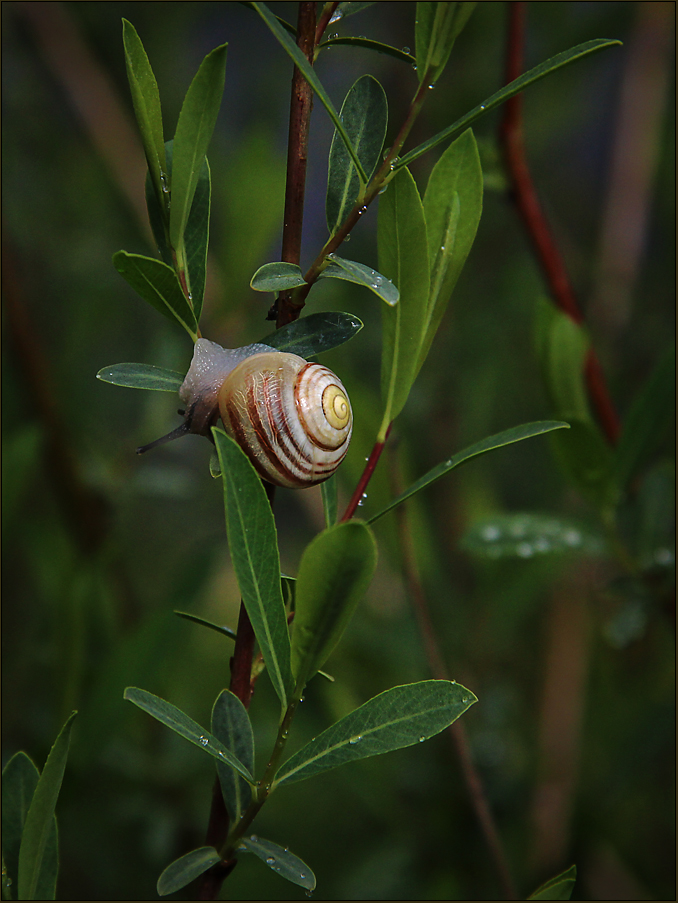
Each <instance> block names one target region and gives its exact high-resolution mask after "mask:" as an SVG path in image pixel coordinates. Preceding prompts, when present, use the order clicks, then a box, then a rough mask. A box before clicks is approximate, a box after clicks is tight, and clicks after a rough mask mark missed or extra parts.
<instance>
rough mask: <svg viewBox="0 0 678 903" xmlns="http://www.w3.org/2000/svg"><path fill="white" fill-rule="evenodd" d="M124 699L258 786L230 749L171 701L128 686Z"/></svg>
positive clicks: (249, 782)
mask: <svg viewBox="0 0 678 903" xmlns="http://www.w3.org/2000/svg"><path fill="white" fill-rule="evenodd" d="M123 696H124V698H125V699H127V700H129V702H133V703H134V705H136V706H138V707H139V708H140V709H143V710H144V712H148V714H149V715H151V716H152V717H153V718H155V719H156V720H157V721H160V722H161V723H162V724H164V725H166V727H169V728H170V729H171V730H173V731H174V732H175V733H177V734H179V736H180V737H184V739H186V740H189V741H190V742H191V743H193V744H195V746H197V747H198V748H199V749H202V750H204V751H205V752H206V753H209V755H210V756H213V757H214V758H215V759H217V760H218V761H220V762H222V763H225V764H227V765H229V766H230V767H231V768H233V769H235V770H236V771H237V772H238V774H239V775H242V777H244V778H245V780H246V781H247V782H248V784H252V785H253V784H254V778H253V777H252V775H251V773H250V771H249V770H248V769H247V768H246V767H245V765H243V763H242V762H240V761H239V759H238V758H237V757H236V756H234V755H233V753H232V752H231V751H230V750H229V749H226V747H225V746H224V745H223V744H222V743H220V742H219V740H217V738H216V737H214V736H213V735H212V734H210V732H209V731H206V730H205V729H204V728H202V727H200V725H199V724H198V723H197V721H194V720H193V719H192V718H189V717H188V715H187V714H186V713H185V712H182V711H181V709H178V708H177V707H176V706H175V705H172V703H171V702H167V700H166V699H161V698H160V696H155V695H154V694H153V693H149V692H148V690H141V689H140V688H139V687H127V688H126V689H125V692H124V694H123Z"/></svg>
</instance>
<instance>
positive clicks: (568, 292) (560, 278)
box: [499, 0, 620, 445]
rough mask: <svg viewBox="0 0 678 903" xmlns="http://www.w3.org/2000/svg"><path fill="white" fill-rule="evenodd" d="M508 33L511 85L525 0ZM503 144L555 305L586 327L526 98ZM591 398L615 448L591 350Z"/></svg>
mask: <svg viewBox="0 0 678 903" xmlns="http://www.w3.org/2000/svg"><path fill="white" fill-rule="evenodd" d="M508 7H509V29H508V47H507V61H506V82H507V84H508V83H509V82H511V81H513V80H514V79H516V78H518V77H519V76H520V75H521V74H522V71H523V49H524V43H525V18H526V5H525V3H524V2H522V0H515V2H512V3H509V4H508ZM499 135H500V140H501V143H502V145H503V148H504V155H505V159H506V166H507V169H508V173H509V176H510V179H511V183H512V186H511V187H512V193H513V198H514V200H515V203H516V206H517V208H518V211H519V213H520V215H521V217H522V219H523V223H524V225H525V228H526V230H527V233H528V236H529V239H530V241H531V243H532V245H533V246H534V252H535V255H536V257H537V259H538V261H539V264H540V265H541V268H542V270H543V272H544V277H545V279H546V282H547V284H548V286H549V289H550V291H551V294H552V295H553V299H554V301H555V303H556V305H557V306H558V307H559V308H560V309H561V310H562V311H564V312H565V313H566V314H567V315H568V316H569V317H571V319H572V320H574V322H575V323H582V321H583V319H584V318H583V316H582V313H581V310H580V308H579V304H578V302H577V298H576V296H575V294H574V290H573V289H572V284H571V282H570V279H569V277H568V275H567V270H566V269H565V264H564V262H563V259H562V257H561V254H560V252H559V250H558V247H557V245H556V243H555V241H554V238H553V234H552V232H551V229H550V227H549V225H548V222H547V220H546V217H545V215H544V212H543V210H542V208H541V205H540V203H539V198H538V196H537V192H536V189H535V186H534V182H533V181H532V177H531V175H530V170H529V167H528V164H527V156H526V153H525V144H524V141H523V98H522V95H521V94H516V95H515V97H511V98H510V99H509V100H507V101H506V109H505V113H504V118H503V120H502V123H501V127H500V133H499ZM584 376H585V379H586V383H587V387H588V391H589V396H590V398H591V402H592V404H593V408H594V410H595V412H596V415H597V417H598V421H599V423H600V425H601V427H602V429H603V431H604V432H605V435H606V437H607V440H608V442H609V443H610V444H611V445H614V444H615V443H616V441H617V439H618V438H619V431H620V426H619V418H618V416H617V413H616V411H615V409H614V405H613V404H612V400H611V398H610V393H609V390H608V388H607V383H606V381H605V377H604V375H603V371H602V368H601V366H600V363H599V362H598V358H597V356H596V354H595V352H594V351H593V349H591V350H590V351H589V355H588V360H587V362H586V366H585V373H584Z"/></svg>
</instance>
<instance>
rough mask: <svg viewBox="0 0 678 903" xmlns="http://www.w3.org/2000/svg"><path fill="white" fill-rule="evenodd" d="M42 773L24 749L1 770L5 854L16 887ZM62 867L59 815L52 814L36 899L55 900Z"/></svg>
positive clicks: (7, 866) (4, 861)
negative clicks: (23, 841)
mask: <svg viewBox="0 0 678 903" xmlns="http://www.w3.org/2000/svg"><path fill="white" fill-rule="evenodd" d="M39 778H40V772H39V771H38V769H37V768H36V766H35V765H34V764H33V762H32V761H31V759H30V758H29V757H28V756H27V755H26V753H25V752H18V753H15V754H14V755H13V756H12V758H11V759H10V760H9V762H8V763H7V764H6V765H5V767H4V768H3V770H2V857H3V863H4V866H5V869H6V877H7V878H9V880H10V881H11V882H12V885H13V886H14V887H16V886H17V881H18V875H19V850H20V848H21V837H22V834H23V830H24V824H25V822H26V816H27V814H28V810H29V807H30V805H31V801H32V799H33V794H34V793H35V788H36V787H37V786H38V780H39ZM58 867H59V862H58V841H57V826H56V817H55V816H52V827H51V829H50V833H49V836H48V838H47V843H46V845H45V853H44V856H43V858H42V865H41V868H40V876H39V878H38V883H37V887H36V899H38V900H53V899H54V895H55V890H56V877H57V870H58Z"/></svg>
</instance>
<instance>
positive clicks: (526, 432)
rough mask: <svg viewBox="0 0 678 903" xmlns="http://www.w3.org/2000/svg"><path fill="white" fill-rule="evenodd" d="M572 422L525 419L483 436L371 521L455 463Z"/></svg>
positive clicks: (438, 477)
mask: <svg viewBox="0 0 678 903" xmlns="http://www.w3.org/2000/svg"><path fill="white" fill-rule="evenodd" d="M568 426H569V424H567V423H561V422H560V421H555V420H538V421H536V422H535V423H524V424H522V425H521V426H514V427H511V429H509V430H504V431H503V432H502V433H496V434H495V435H494V436H489V437H488V438H487V439H482V440H481V441H480V442H476V443H474V444H473V445H469V447H468V448H465V449H464V450H463V451H460V452H457V454H456V455H452V457H451V458H449V459H448V460H447V461H443V462H442V464H438V465H437V466H436V467H434V468H433V469H432V470H429V472H428V473H426V474H424V476H423V477H421V478H420V479H418V480H417V481H416V482H415V483H412V485H411V486H410V487H409V489H406V490H405V492H403V493H402V494H401V495H399V496H398V497H397V498H395V499H393V501H392V502H390V503H389V504H388V505H387V506H386V507H385V508H383V509H382V510H381V511H380V512H379V513H378V514H375V515H373V516H372V517H370V518H369V520H368V521H367V523H368V524H373V523H374V522H375V521H376V520H379V518H380V517H383V516H384V515H385V514H388V512H389V511H392V510H393V509H394V508H397V507H398V505H401V504H402V503H403V502H406V501H407V499H409V498H412V496H413V495H415V494H416V493H417V492H419V491H420V490H422V489H425V488H426V487H427V486H430V485H431V484H432V483H435V481H436V480H439V479H440V478H441V477H444V476H445V474H446V473H449V472H450V471H451V470H454V468H455V467H459V465H460V464H464V463H465V462H466V461H470V460H471V459H472V458H477V457H479V456H480V455H484V454H486V453H487V452H489V451H493V450H494V449H495V448H502V447H503V446H504V445H512V444H513V443H514V442H521V441H522V440H523V439H530V438H532V436H541V435H542V434H543V433H549V432H551V430H561V429H567V428H568Z"/></svg>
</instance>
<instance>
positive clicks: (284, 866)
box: [240, 834, 315, 892]
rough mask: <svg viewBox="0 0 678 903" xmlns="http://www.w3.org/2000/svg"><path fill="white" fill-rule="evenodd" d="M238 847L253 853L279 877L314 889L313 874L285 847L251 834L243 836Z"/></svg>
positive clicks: (308, 889)
mask: <svg viewBox="0 0 678 903" xmlns="http://www.w3.org/2000/svg"><path fill="white" fill-rule="evenodd" d="M240 849H241V850H244V851H246V852H248V853H254V855H255V856H258V857H259V859H261V861H262V862H265V863H266V865H267V866H268V867H269V868H270V869H273V871H274V872H277V873H278V874H279V875H280V877H281V878H286V879H287V880H288V881H291V882H292V883H293V884H298V885H299V886H300V887H303V888H305V889H306V891H308V892H310V891H312V890H315V875H314V874H313V872H312V871H311V869H310V868H309V867H308V866H307V865H306V863H305V862H303V861H302V860H301V859H300V858H299V857H298V856H295V855H294V853H290V851H289V850H288V849H287V847H281V846H280V845H279V844H277V843H273V841H272V840H264V838H263V837H257V835H256V834H252V835H251V837H243V839H242V841H241V846H240Z"/></svg>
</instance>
